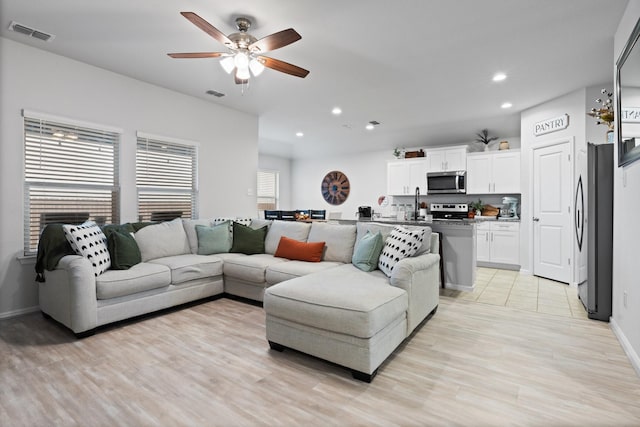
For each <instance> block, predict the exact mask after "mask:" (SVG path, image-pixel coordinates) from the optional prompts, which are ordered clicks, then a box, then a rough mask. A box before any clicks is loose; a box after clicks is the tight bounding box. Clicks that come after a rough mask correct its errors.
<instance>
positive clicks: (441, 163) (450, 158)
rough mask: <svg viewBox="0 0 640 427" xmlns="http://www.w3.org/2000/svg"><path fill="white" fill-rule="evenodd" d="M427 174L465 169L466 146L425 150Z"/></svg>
mask: <svg viewBox="0 0 640 427" xmlns="http://www.w3.org/2000/svg"><path fill="white" fill-rule="evenodd" d="M425 154H426V158H427V172H446V171H462V170H465V169H466V168H467V146H466V145H463V146H459V147H451V148H431V149H428V150H425Z"/></svg>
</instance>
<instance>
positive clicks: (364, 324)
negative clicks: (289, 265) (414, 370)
mask: <svg viewBox="0 0 640 427" xmlns="http://www.w3.org/2000/svg"><path fill="white" fill-rule="evenodd" d="M407 307H408V296H407V293H406V292H405V291H404V290H402V289H400V288H397V287H395V286H391V285H389V280H388V279H387V278H386V277H384V275H381V274H380V275H375V274H371V273H365V272H364V271H361V270H359V269H357V268H356V267H354V266H353V265H351V264H345V265H342V266H339V267H335V268H331V269H328V270H325V271H323V272H322V273H319V274H310V275H307V276H303V277H298V278H295V279H291V280H287V281H286V282H282V283H278V284H276V285H273V286H270V287H268V288H267V289H266V290H265V298H264V308H265V311H266V312H267V313H268V314H269V316H274V317H278V318H281V319H284V320H289V321H292V322H296V323H299V324H302V325H307V326H311V327H314V328H318V329H323V330H327V331H333V332H337V333H341V334H346V335H351V336H355V337H359V338H371V337H372V336H374V335H375V334H376V333H378V332H379V331H381V330H382V329H384V328H385V327H386V326H388V325H389V324H391V323H393V322H394V320H396V319H398V318H402V317H405V316H406V311H407Z"/></svg>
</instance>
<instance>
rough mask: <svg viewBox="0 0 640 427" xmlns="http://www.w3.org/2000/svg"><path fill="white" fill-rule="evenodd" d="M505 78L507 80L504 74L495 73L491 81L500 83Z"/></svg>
mask: <svg viewBox="0 0 640 427" xmlns="http://www.w3.org/2000/svg"><path fill="white" fill-rule="evenodd" d="M506 78H507V75H506V74H505V73H496V74H494V76H493V81H494V82H501V81H503V80H504V79H506Z"/></svg>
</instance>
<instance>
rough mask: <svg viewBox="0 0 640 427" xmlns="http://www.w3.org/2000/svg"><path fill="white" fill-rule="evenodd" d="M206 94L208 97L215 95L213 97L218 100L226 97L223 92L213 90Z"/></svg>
mask: <svg viewBox="0 0 640 427" xmlns="http://www.w3.org/2000/svg"><path fill="white" fill-rule="evenodd" d="M205 93H206V94H207V95H213V96H215V97H216V98H222V97H223V96H224V93H222V92H218V91H215V90H211V89H209V90H208V91H206V92H205Z"/></svg>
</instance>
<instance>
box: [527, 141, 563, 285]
mask: <svg viewBox="0 0 640 427" xmlns="http://www.w3.org/2000/svg"><path fill="white" fill-rule="evenodd" d="M572 145H573V144H572V141H571V140H561V141H556V142H552V143H550V144H546V145H541V146H538V147H534V148H533V192H532V194H533V204H532V206H533V274H534V275H535V276H541V277H545V278H547V279H551V280H556V281H558V282H564V283H569V281H570V279H571V268H572V267H571V258H572V253H571V250H572V248H573V246H572V244H573V239H572V234H571V231H572V228H571V219H572V216H571V190H572V181H571V175H572V174H571V171H572V170H573V167H572V166H573V162H572V159H571V149H572Z"/></svg>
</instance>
